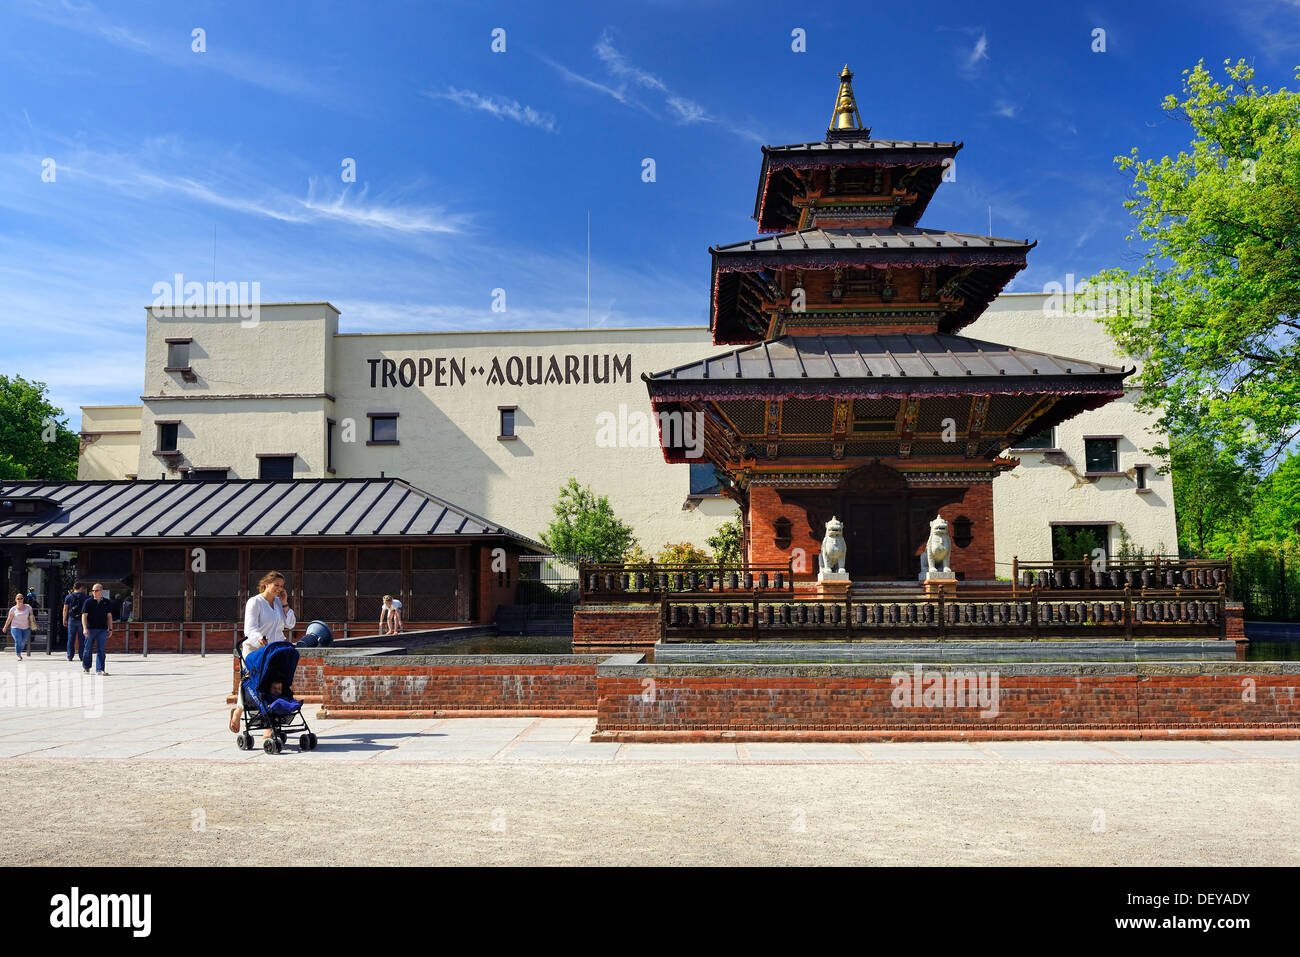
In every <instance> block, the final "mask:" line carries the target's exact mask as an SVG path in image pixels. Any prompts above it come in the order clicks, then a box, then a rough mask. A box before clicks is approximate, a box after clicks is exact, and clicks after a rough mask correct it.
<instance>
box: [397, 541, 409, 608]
mask: <svg viewBox="0 0 1300 957" xmlns="http://www.w3.org/2000/svg"><path fill="white" fill-rule="evenodd" d="M397 549H398V551H399V552H401V555H402V587H401V601H402V604H403V606H405V607H407V608H409V607H410V605H411V546H410V545H399V546H397Z"/></svg>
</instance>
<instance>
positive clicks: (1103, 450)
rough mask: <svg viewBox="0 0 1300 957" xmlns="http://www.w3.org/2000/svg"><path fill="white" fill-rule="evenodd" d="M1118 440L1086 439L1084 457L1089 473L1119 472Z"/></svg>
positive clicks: (1084, 441)
mask: <svg viewBox="0 0 1300 957" xmlns="http://www.w3.org/2000/svg"><path fill="white" fill-rule="evenodd" d="M1117 445H1118V441H1117V440H1116V439H1084V440H1083V457H1084V462H1085V468H1086V469H1087V471H1089V472H1118V471H1119V452H1118V451H1117V448H1116V447H1117Z"/></svg>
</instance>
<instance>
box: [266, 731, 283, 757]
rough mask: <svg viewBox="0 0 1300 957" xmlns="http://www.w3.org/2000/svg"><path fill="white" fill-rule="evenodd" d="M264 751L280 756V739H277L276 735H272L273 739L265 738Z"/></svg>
mask: <svg viewBox="0 0 1300 957" xmlns="http://www.w3.org/2000/svg"><path fill="white" fill-rule="evenodd" d="M262 750H263V751H265V752H266V753H267V754H279V753H280V739H279V738H277V737H276V736H275V735H271V737H269V738H263V739H262Z"/></svg>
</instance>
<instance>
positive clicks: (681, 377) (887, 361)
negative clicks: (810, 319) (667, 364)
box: [643, 334, 1132, 401]
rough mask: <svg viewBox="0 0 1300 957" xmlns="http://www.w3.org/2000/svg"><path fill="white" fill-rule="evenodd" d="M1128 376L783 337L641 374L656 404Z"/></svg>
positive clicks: (967, 347)
mask: <svg viewBox="0 0 1300 957" xmlns="http://www.w3.org/2000/svg"><path fill="white" fill-rule="evenodd" d="M1131 371H1132V370H1125V369H1122V368H1117V367H1115V366H1109V365H1104V364H1102V363H1098V362H1091V361H1087V360H1083V359H1069V358H1066V357H1064V356H1053V355H1049V354H1047V353H1044V352H1034V351H1032V350H1029V349H1017V348H1015V347H1014V346H1005V345H1001V344H999V343H996V342H985V341H983V340H980V339H968V338H966V337H964V336H952V335H944V334H896V335H876V336H872V335H845V336H828V335H807V336H801V335H788V336H782V337H781V338H779V339H774V340H772V341H771V342H759V343H756V344H754V345H751V346H745V347H743V348H740V349H733V350H732V351H731V352H724V353H722V354H720V355H715V356H710V357H709V358H707V359H702V360H700V361H698V362H691V363H687V364H685V365H681V366H677V367H675V368H672V369H668V370H666V371H664V372H658V373H655V374H654V375H643V378H644V379H645V381H646V382H647V384H648V387H649V389H650V394H651V396H652V397H654V398H662V399H664V400H670V401H671V400H673V399H678V400H683V401H691V400H701V399H710V398H722V397H731V398H741V397H755V398H757V397H762V396H765V395H788V396H802V395H807V396H808V397H824V396H826V395H828V394H834V395H840V396H846V397H847V396H858V395H862V396H868V395H889V394H904V393H907V394H916V393H923V392H933V393H935V394H957V393H975V392H981V393H984V392H987V393H1001V392H1035V393H1050V392H1065V393H1072V392H1104V393H1109V394H1119V393H1120V392H1122V390H1123V379H1124V377H1125V376H1127V375H1129V374H1130V372H1131Z"/></svg>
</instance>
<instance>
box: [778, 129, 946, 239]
mask: <svg viewBox="0 0 1300 957" xmlns="http://www.w3.org/2000/svg"><path fill="white" fill-rule="evenodd" d="M860 132H861V133H862V136H860V137H851V136H840V135H836V136H829V137H828V138H827V139H825V140H817V141H815V142H812V143H790V144H787V145H785V146H764V147H763V165H762V168H761V169H760V170H759V173H758V192H757V193H756V194H755V195H754V219H756V220H758V228H759V231H760V232H771V231H773V230H779V229H781V228H783V227H786V226H787V225H788V223H789V221H790V220H791V218H792V217H794V215H795V213H794V210H793V208H792V198H793V197H794V195H795V194H797V193H799V192H801V191H802V188H801V186H800V183H799V180H798V178H797V177H795V175H794V170H798V169H811V168H813V167H826V166H830V167H837V168H848V167H853V166H902V167H922V168H923V169H922V171H921V173H920V175H918V176H917V177H915V180H914V182H913V188H914V189H916V191H917V193H918V196H917V200H916V202H914V203H912V204H909V205H908V206H906V207H905V208H903V209H902V210H900V211H899V216H898V221H900V222H903V223H904V224H906V225H913V224H915V223H916V222H917V220H919V219H920V218H921V214H922V213H924V212H925V207H926V206H927V205H929V202H930V197H931V196H933V195H934V191H935V190H936V189H937V188H938V186H939V183H940V180H941V176H942V173H943V169H942V164H943V163H944V161H945V160H951V159H953V158H955V157H956V156H957V152H958V150H960V149H961V148H962V144H961V143H940V142H933V141H918V140H873V139H870V138H869V135H870V134H869V133H868V131H866V130H862V131H860Z"/></svg>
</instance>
